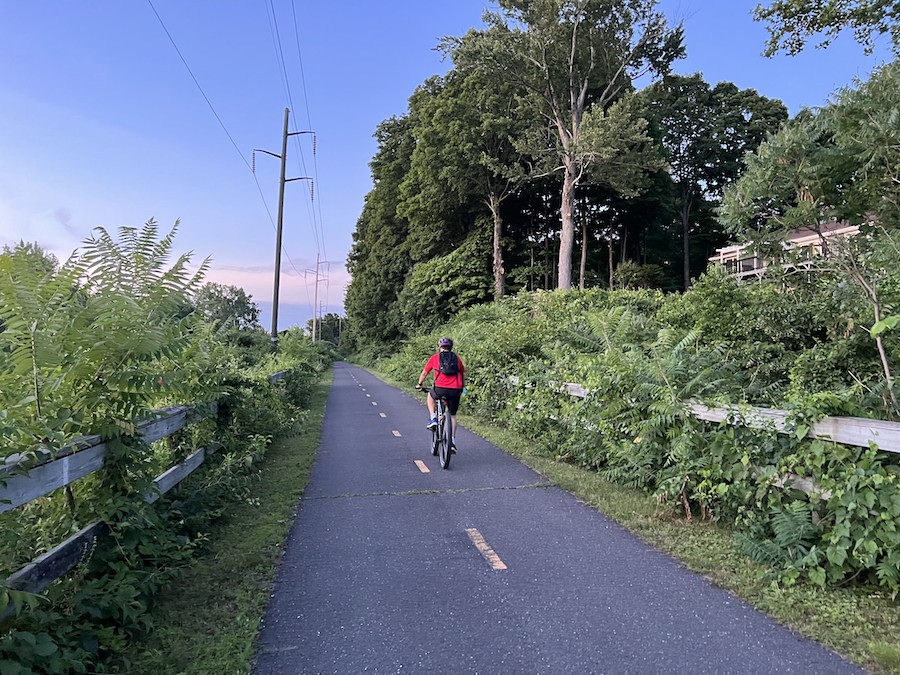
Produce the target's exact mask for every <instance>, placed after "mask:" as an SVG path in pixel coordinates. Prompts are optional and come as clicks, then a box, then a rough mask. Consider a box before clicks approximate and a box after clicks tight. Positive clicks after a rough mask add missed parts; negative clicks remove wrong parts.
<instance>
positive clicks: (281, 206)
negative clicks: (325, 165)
mask: <svg viewBox="0 0 900 675" xmlns="http://www.w3.org/2000/svg"><path fill="white" fill-rule="evenodd" d="M290 113H291V111H290V108H285V109H284V133H283V134H282V137H281V154H280V155H276V154H275V153H274V152H269V151H268V150H259V149H256V150H254V151H253V152H254V153H256V152H263V153H265V154H267V155H271V156H272V157H277V158H278V159H280V160H281V179H280V180H279V181H278V224H277V226H276V229H275V289H274V292H273V294H272V342H278V292H279V289H280V286H281V233H282V230H283V226H284V186H285V184H286V183H290V182H291V181H294V180H309V181H311V180H312V178H311V177H309V176H300V177H298V178H286V177H285V176H286V173H287V147H288V137H290V136H297V135H299V134H311V133H313V132H311V131H294V132H291V133H288V118H289V117H290ZM253 168H254V172H255V170H256V157H255V155H254V158H253Z"/></svg>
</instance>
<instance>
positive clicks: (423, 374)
mask: <svg viewBox="0 0 900 675" xmlns="http://www.w3.org/2000/svg"><path fill="white" fill-rule="evenodd" d="M430 371H431V368H429V367H428V364H427V363H426V364H425V367H424V368H422V374H421V375H419V383H418V384H417V385H416V386H417V387H419V388H420V389H421V387H422V383H423V382H424V381H425V377H426V376H427V375H428V373H429V372H430Z"/></svg>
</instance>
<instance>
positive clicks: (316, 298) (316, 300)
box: [312, 253, 319, 342]
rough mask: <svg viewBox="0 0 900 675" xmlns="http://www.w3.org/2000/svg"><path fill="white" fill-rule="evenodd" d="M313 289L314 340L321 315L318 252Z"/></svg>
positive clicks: (313, 339) (314, 339)
mask: <svg viewBox="0 0 900 675" xmlns="http://www.w3.org/2000/svg"><path fill="white" fill-rule="evenodd" d="M314 288H315V290H314V291H313V325H312V341H313V342H315V341H316V323H317V322H316V318H317V317H318V315H319V254H318V253H316V283H315V286H314Z"/></svg>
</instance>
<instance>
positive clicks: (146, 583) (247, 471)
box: [0, 221, 331, 674]
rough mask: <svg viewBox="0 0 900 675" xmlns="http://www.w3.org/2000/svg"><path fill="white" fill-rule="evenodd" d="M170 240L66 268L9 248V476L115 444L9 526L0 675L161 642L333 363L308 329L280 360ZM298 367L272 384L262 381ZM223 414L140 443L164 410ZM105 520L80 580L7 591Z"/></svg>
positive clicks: (56, 667) (131, 245)
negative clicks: (224, 529) (200, 457)
mask: <svg viewBox="0 0 900 675" xmlns="http://www.w3.org/2000/svg"><path fill="white" fill-rule="evenodd" d="M174 236H175V230H174V229H173V230H172V231H171V232H170V233H169V234H168V235H165V236H162V237H160V236H159V233H158V228H157V226H156V224H155V223H153V222H152V221H151V222H149V223H147V224H146V225H145V226H144V227H142V228H122V229H121V231H120V232H119V237H118V238H116V237H114V236H113V235H111V234H109V233H108V232H106V231H105V230H103V229H98V230H97V231H96V235H95V236H94V237H91V238H90V239H89V240H87V241H86V242H84V246H83V248H82V249H81V250H80V251H79V252H76V253H75V254H73V255H72V257H71V258H69V259H68V260H66V261H65V262H64V263H62V264H60V263H59V262H58V261H57V260H56V259H55V258H54V257H53V256H50V255H47V254H46V253H45V252H44V251H43V250H41V249H40V247H38V246H36V245H33V244H24V243H23V244H20V245H18V246H16V247H14V248H12V249H9V248H7V249H4V251H3V252H2V253H0V434H2V441H3V444H2V450H0V468H2V471H0V481H2V480H5V479H7V478H8V477H10V476H15V475H17V474H22V473H24V472H27V471H28V470H29V469H30V468H32V467H33V466H35V465H37V464H40V463H42V462H45V461H47V460H48V459H51V458H53V457H54V455H55V454H56V452H57V451H58V450H60V449H61V448H63V447H64V446H65V445H66V444H67V443H70V442H71V441H72V440H73V439H75V438H77V437H80V436H89V435H95V434H96V435H99V436H101V437H103V439H104V440H105V442H106V451H105V457H104V465H103V468H102V469H101V470H100V471H98V472H96V473H94V474H91V475H89V476H87V477H85V478H82V479H80V480H78V481H75V482H74V483H72V484H71V485H68V486H66V487H64V488H61V489H58V490H55V491H53V492H52V493H50V494H48V495H47V496H45V497H42V498H40V499H36V500H33V501H31V502H29V503H27V504H25V505H23V506H20V507H18V508H15V509H11V510H9V511H6V512H4V513H3V514H0V612H4V610H6V609H7V605H8V604H9V603H10V601H13V602H15V603H16V611H15V612H13V613H11V614H9V613H6V614H0V671H2V672H3V673H4V674H5V673H11V674H12V673H73V672H102V666H101V665H100V664H101V662H102V661H103V659H105V658H123V659H126V660H127V654H128V645H129V640H130V639H131V637H132V636H134V635H136V634H140V633H143V632H146V631H148V630H150V629H151V628H152V627H153V626H152V624H151V618H150V617H151V615H150V613H149V608H150V607H151V606H152V604H153V601H154V596H155V594H156V593H157V592H158V590H159V589H160V588H161V586H162V585H163V584H165V583H166V581H167V580H168V579H169V578H171V575H173V574H176V573H177V570H178V569H179V568H180V567H182V566H184V565H186V564H188V563H189V562H190V560H191V558H192V556H193V555H194V554H195V552H197V551H198V550H200V549H201V548H202V547H203V546H204V543H205V541H206V539H207V534H206V533H207V532H208V531H209V526H210V523H211V522H212V521H213V519H215V518H216V516H217V515H218V514H220V513H221V512H222V510H223V509H224V508H225V507H226V506H227V505H228V504H229V503H232V502H233V501H234V500H240V499H242V498H244V495H245V494H247V493H248V486H249V482H250V481H251V480H252V478H253V475H254V473H255V472H256V470H257V467H258V465H259V463H260V462H261V460H262V459H263V457H264V456H265V454H266V450H267V448H268V447H269V444H270V442H271V440H272V439H273V437H274V436H275V435H278V434H281V433H284V432H286V431H289V430H291V429H293V428H295V427H296V424H298V422H299V421H300V420H302V419H303V417H304V404H305V401H306V400H307V398H308V396H309V394H310V392H311V391H312V386H313V385H314V384H315V382H316V380H317V378H318V377H319V373H320V372H321V371H322V370H323V369H324V368H325V367H326V366H327V365H328V364H329V362H330V359H331V355H330V354H329V352H328V351H327V348H325V347H324V346H323V343H313V342H312V341H311V340H310V339H309V337H308V336H306V335H305V334H304V333H303V332H302V331H301V330H299V329H292V330H290V331H287V332H285V333H284V334H283V335H281V339H280V342H279V348H278V349H277V350H275V349H274V348H273V345H272V342H271V340H270V338H269V336H268V334H267V333H266V332H265V331H264V330H262V328H260V326H259V323H258V321H257V317H258V309H257V308H256V306H255V305H254V304H253V303H252V301H251V299H250V297H249V296H247V295H246V294H245V293H244V292H243V291H242V290H241V289H237V288H234V287H229V286H221V285H216V284H206V285H203V284H202V281H203V273H204V271H205V269H206V265H205V264H201V265H200V268H199V271H197V272H195V273H191V272H189V271H188V270H189V267H190V256H189V255H182V256H179V257H177V258H176V259H174V260H170V256H171V254H172V250H173V246H174ZM278 371H290V375H289V376H288V377H286V378H285V379H284V380H282V381H281V382H279V383H278V384H277V385H276V384H273V383H271V382H270V380H269V375H270V374H272V373H274V372H278ZM209 401H218V403H219V407H218V414H217V415H216V416H215V417H214V418H207V419H205V420H204V421H202V422H198V423H195V424H193V425H191V426H190V427H189V428H188V429H186V430H183V431H180V432H178V433H177V434H176V435H175V436H172V437H169V438H168V439H166V440H163V441H158V442H156V443H153V444H151V445H147V444H146V443H144V442H143V440H142V439H141V438H140V437H139V436H138V435H137V430H136V424H135V422H136V421H138V420H141V419H144V418H146V417H148V415H149V414H150V413H151V411H152V410H154V409H157V408H161V407H163V406H167V405H184V404H195V403H204V402H209ZM200 447H205V448H207V451H208V452H207V459H206V461H205V462H204V464H203V466H202V467H201V468H200V469H199V470H198V471H195V472H194V473H193V474H191V476H190V477H189V478H188V479H187V483H186V487H185V486H183V487H182V488H181V489H178V490H173V491H172V492H170V493H167V494H166V495H164V496H162V497H161V498H160V499H159V500H158V501H157V502H155V503H154V504H148V503H147V502H145V501H144V499H143V498H142V496H143V495H145V494H148V492H149V491H152V489H153V483H152V481H153V480H154V479H155V478H156V477H157V476H158V475H159V474H161V473H162V472H163V471H165V470H166V469H168V468H169V467H171V466H173V465H174V464H176V463H178V462H181V461H183V460H184V458H185V457H187V456H188V455H190V454H191V453H192V452H194V451H196V450H197V449H198V448H200ZM96 520H100V521H102V522H104V523H106V524H107V525H108V526H109V528H110V536H109V537H107V538H106V539H105V540H103V541H98V542H94V544H93V546H92V547H91V551H90V552H89V554H88V555H87V556H86V557H85V559H84V560H83V561H81V563H80V564H79V566H78V568H77V569H76V570H74V571H73V572H72V573H70V574H69V575H67V576H66V577H64V578H62V579H60V580H58V581H57V582H55V583H53V584H52V585H51V586H50V587H49V588H48V589H47V591H46V592H45V594H44V597H38V596H34V595H31V594H28V593H25V592H22V591H20V590H18V589H15V588H11V587H9V586H8V585H7V584H6V583H5V580H6V578H7V577H8V576H9V575H10V574H12V573H13V572H16V571H17V570H19V569H21V568H22V567H23V566H24V565H26V564H27V563H28V562H30V561H31V560H33V559H35V558H37V557H38V556H40V555H42V554H43V553H46V552H47V551H48V550H50V549H51V548H53V547H54V546H56V545H58V544H60V543H62V542H63V541H64V540H65V539H67V538H68V537H69V536H71V535H72V534H73V533H75V532H78V531H79V530H81V529H82V528H83V527H85V526H86V525H87V524H89V523H91V522H93V521H96Z"/></svg>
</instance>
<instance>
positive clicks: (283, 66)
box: [266, 0, 322, 254]
mask: <svg viewBox="0 0 900 675" xmlns="http://www.w3.org/2000/svg"><path fill="white" fill-rule="evenodd" d="M270 11H271V13H270ZM266 14H267V15H268V16H269V18H270V19H271V21H270V23H269V30H270V31H272V43H273V46H274V48H275V52H276V54H275V56H276V60H277V63H278V65H279V68H280V71H281V79H282V85H283V86H284V88H285V94H286V96H287V100H288V107H289V108H290V109H291V111H293V109H294V98H293V94H292V92H291V84H290V78H289V77H288V72H287V63H286V61H285V58H284V49H283V47H282V43H281V31H280V30H279V28H278V15H277V13H276V12H275V4H274V2H273V0H269V2H268V4H267V5H266ZM291 115H293V112H291ZM294 124H295V125H297V122H296V119H295V120H294ZM297 126H299V125H297ZM296 141H297V150H298V151H299V157H300V167H301V171H302V172H303V173H304V174H307V173H309V171H308V170H307V168H306V157H305V155H304V153H303V146H302V145H301V144H300V141H299V139H296ZM313 178H314V180H316V177H315V174H314V175H313ZM313 184H315V183H313ZM313 189H314V188H313ZM313 194H314V192H313V191H312V189H311V190H310V203H309V204H307V213H308V215H309V218H310V224H311V226H312V231H313V237H314V238H315V241H316V252H317V254H320V253H321V250H322V246H321V242H320V237H319V228H318V227H317V226H316V215H315V206H314V205H313V202H314V199H313Z"/></svg>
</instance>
